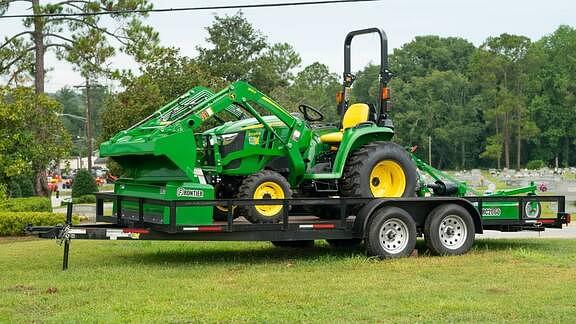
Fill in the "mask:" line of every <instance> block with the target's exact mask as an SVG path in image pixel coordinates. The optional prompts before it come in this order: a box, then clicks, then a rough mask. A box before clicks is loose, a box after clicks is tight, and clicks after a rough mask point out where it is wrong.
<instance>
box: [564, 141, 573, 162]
mask: <svg viewBox="0 0 576 324" xmlns="http://www.w3.org/2000/svg"><path fill="white" fill-rule="evenodd" d="M571 140H572V139H571V138H568V137H566V138H565V139H564V162H562V166H563V167H565V168H566V167H568V166H569V165H570V141H571Z"/></svg>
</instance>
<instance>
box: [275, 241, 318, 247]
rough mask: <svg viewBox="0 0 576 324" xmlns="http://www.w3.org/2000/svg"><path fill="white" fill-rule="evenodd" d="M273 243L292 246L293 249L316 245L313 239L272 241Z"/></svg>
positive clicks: (279, 245)
mask: <svg viewBox="0 0 576 324" xmlns="http://www.w3.org/2000/svg"><path fill="white" fill-rule="evenodd" d="M270 243H272V245H274V246H275V247H279V248H291V249H307V248H311V247H314V241H313V240H302V241H270Z"/></svg>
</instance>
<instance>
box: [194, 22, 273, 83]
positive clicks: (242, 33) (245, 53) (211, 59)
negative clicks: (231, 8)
mask: <svg viewBox="0 0 576 324" xmlns="http://www.w3.org/2000/svg"><path fill="white" fill-rule="evenodd" d="M214 20H215V22H214V24H212V25H211V26H210V27H207V28H206V30H207V31H208V35H209V36H208V38H206V41H207V42H208V43H209V44H210V45H211V48H204V47H200V46H198V47H197V50H198V53H199V55H198V62H200V63H201V64H202V65H203V67H204V68H205V69H206V70H208V71H210V72H211V74H212V75H216V76H218V77H221V78H223V79H224V80H226V81H228V82H234V81H237V80H240V79H243V80H248V79H250V76H251V72H252V70H253V69H254V67H255V66H256V62H257V61H258V59H259V57H260V56H261V53H262V52H263V51H264V49H265V48H266V46H267V44H266V37H264V35H262V33H261V32H260V31H258V30H255V29H254V27H253V26H252V25H251V24H250V23H249V22H248V20H246V18H245V17H244V14H242V12H238V13H236V14H235V15H233V16H224V17H220V16H216V17H214Z"/></svg>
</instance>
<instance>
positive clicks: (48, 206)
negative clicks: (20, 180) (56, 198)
mask: <svg viewBox="0 0 576 324" xmlns="http://www.w3.org/2000/svg"><path fill="white" fill-rule="evenodd" d="M6 211H11V212H52V203H51V202H50V199H48V198H46V197H28V198H9V199H6V200H0V212H6Z"/></svg>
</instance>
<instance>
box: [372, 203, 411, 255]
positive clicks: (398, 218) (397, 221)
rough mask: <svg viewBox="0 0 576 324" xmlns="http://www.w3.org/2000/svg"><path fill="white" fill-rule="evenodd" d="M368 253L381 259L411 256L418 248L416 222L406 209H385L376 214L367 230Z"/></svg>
mask: <svg viewBox="0 0 576 324" xmlns="http://www.w3.org/2000/svg"><path fill="white" fill-rule="evenodd" d="M366 231H367V235H366V240H365V245H366V252H367V253H368V255H369V256H376V257H379V258H381V259H393V258H401V257H405V256H408V255H410V253H412V251H414V248H415V247H416V222H414V219H412V216H410V214H408V212H406V211H405V210H404V209H401V208H398V207H384V208H382V209H379V210H377V211H376V212H375V214H374V215H373V216H372V217H371V220H370V222H369V223H368V226H367V228H366Z"/></svg>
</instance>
